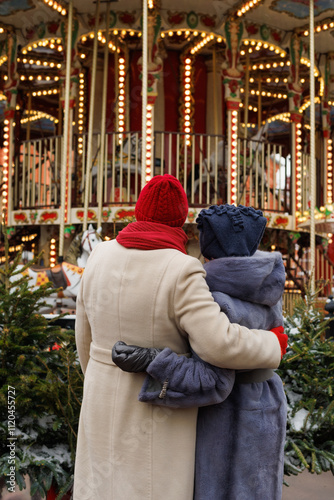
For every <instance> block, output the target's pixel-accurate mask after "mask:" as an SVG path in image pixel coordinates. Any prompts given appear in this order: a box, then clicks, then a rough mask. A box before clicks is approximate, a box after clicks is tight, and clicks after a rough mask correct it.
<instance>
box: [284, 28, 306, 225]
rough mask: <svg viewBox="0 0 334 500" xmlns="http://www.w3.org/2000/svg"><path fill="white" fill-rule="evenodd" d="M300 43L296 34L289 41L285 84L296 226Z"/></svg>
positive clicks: (299, 184)
mask: <svg viewBox="0 0 334 500" xmlns="http://www.w3.org/2000/svg"><path fill="white" fill-rule="evenodd" d="M302 49H303V46H302V43H301V41H300V38H299V37H298V36H297V35H295V34H294V35H293V36H292V37H291V42H290V57H291V60H290V76H289V81H288V84H287V87H288V98H289V111H290V117H291V128H292V130H291V136H292V141H291V147H292V151H291V178H292V184H291V186H292V190H291V198H292V199H291V208H292V215H293V217H294V220H295V225H296V226H297V219H298V217H300V216H301V215H302V212H303V205H302V201H303V200H302V162H301V151H302V145H301V142H302V138H301V135H302V130H301V121H302V115H301V113H300V111H299V110H300V105H301V95H302V90H303V89H302V86H301V84H300V78H299V69H300V58H301V54H302Z"/></svg>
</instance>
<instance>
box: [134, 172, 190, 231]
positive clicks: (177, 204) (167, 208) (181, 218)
mask: <svg viewBox="0 0 334 500" xmlns="http://www.w3.org/2000/svg"><path fill="white" fill-rule="evenodd" d="M187 215H188V200H187V195H186V193H185V191H184V189H183V187H182V184H181V183H180V181H178V180H177V179H176V177H174V176H172V175H169V174H165V175H156V176H155V177H153V178H152V179H151V180H150V182H148V183H147V184H146V185H145V186H144V187H143V189H142V190H141V192H140V195H139V198H138V201H137V203H136V208H135V216H136V219H137V221H149V222H157V223H159V224H165V225H167V226H171V227H182V226H183V224H184V223H185V221H186V218H187Z"/></svg>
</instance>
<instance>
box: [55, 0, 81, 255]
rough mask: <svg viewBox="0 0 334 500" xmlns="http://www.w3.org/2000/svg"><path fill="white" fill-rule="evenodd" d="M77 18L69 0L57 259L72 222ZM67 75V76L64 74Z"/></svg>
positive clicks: (63, 29)
mask: <svg viewBox="0 0 334 500" xmlns="http://www.w3.org/2000/svg"><path fill="white" fill-rule="evenodd" d="M78 27H79V24H78V21H77V20H74V21H73V3H72V1H70V3H69V10H68V19H67V22H63V23H62V24H61V33H62V38H63V45H64V48H65V47H66V51H65V63H66V66H65V68H66V69H65V80H64V83H63V99H62V105H63V109H64V124H63V144H62V160H61V177H60V178H61V189H60V201H61V203H60V225H59V251H58V261H59V262H62V261H63V254H64V238H65V224H66V223H68V222H69V207H70V185H71V177H72V176H71V161H72V154H71V153H72V135H73V133H72V132H73V131H72V127H73V125H72V123H73V108H74V104H75V100H76V94H77V86H78V81H79V72H80V70H79V67H80V64H79V63H78V61H76V43H77V34H78ZM62 77H63V78H64V75H62Z"/></svg>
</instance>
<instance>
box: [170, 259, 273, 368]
mask: <svg viewBox="0 0 334 500" xmlns="http://www.w3.org/2000/svg"><path fill="white" fill-rule="evenodd" d="M174 305H175V311H176V320H177V321H178V322H179V327H180V328H181V330H183V331H185V332H186V333H187V334H188V337H189V342H190V344H191V347H192V349H193V350H194V351H195V352H196V353H197V354H198V355H199V356H200V357H201V358H202V359H203V360H204V361H207V362H208V363H211V364H212V365H215V366H219V367H222V368H232V369H240V368H241V369H242V368H244V369H254V368H272V369H274V368H277V367H278V366H279V364H280V361H281V347H280V344H279V341H278V339H277V337H276V335H275V334H274V333H272V332H269V331H266V330H249V329H248V328H246V327H243V326H240V325H237V324H235V323H230V321H229V319H228V317H227V316H226V314H224V313H223V312H221V311H220V308H219V306H218V304H217V303H216V302H215V301H214V299H213V297H212V295H211V292H210V290H209V288H208V285H207V284H206V281H205V272H204V270H203V267H202V265H201V263H200V262H199V261H196V259H189V260H188V259H187V260H186V261H185V263H184V265H183V267H182V270H181V271H180V273H179V278H178V280H177V283H176V285H175V295H174Z"/></svg>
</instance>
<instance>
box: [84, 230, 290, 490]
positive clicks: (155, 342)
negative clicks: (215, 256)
mask: <svg viewBox="0 0 334 500" xmlns="http://www.w3.org/2000/svg"><path fill="white" fill-rule="evenodd" d="M204 276H205V271H204V269H203V267H202V265H201V263H200V262H199V261H198V260H197V259H195V258H194V257H190V256H188V255H185V254H183V253H181V252H179V251H177V250H173V249H162V250H138V249H129V248H124V247H123V246H121V245H120V244H119V243H117V241H116V240H113V241H108V242H103V243H100V244H99V245H98V246H97V247H96V248H95V249H94V251H93V253H92V254H91V257H90V258H89V260H88V263H87V266H86V268H85V272H84V274H83V278H82V282H81V288H80V293H79V295H78V299H77V310H76V315H77V316H76V317H77V319H76V342H77V348H78V353H79V358H80V363H81V367H82V370H83V372H84V374H85V382H84V395H83V403H82V408H81V414H80V424H79V432H78V444H77V455H76V464H75V478H74V500H171V499H173V500H174V499H175V500H192V498H193V482H194V459H195V437H196V418H197V408H190V409H170V408H162V407H157V406H155V407H154V406H151V405H148V404H143V403H140V402H139V401H138V400H137V395H138V393H139V391H140V388H141V386H142V384H143V381H144V378H145V374H135V373H126V372H123V371H122V370H121V369H119V368H118V367H117V366H116V365H114V364H113V362H112V359H111V348H112V346H113V345H114V343H115V342H116V341H118V340H123V341H124V342H126V343H127V344H140V345H142V346H146V347H150V346H154V347H165V346H167V347H170V348H171V349H173V350H174V351H176V352H178V353H180V354H182V353H186V352H188V350H189V347H188V341H189V342H190V344H191V346H192V348H193V349H194V351H195V352H196V353H197V354H198V355H199V356H200V357H201V358H203V359H204V360H205V361H208V362H209V363H212V364H214V365H217V366H221V367H226V368H277V367H278V365H279V363H280V359H281V350H280V345H279V342H278V340H277V338H276V336H275V335H274V334H273V333H272V332H267V331H263V330H253V331H250V330H247V329H246V328H245V327H240V326H238V325H236V324H231V323H229V320H228V319H227V316H226V315H225V314H223V313H222V312H220V308H219V306H218V304H217V303H215V302H214V300H213V298H212V296H211V293H210V292H209V289H208V286H207V284H206V282H205V279H204Z"/></svg>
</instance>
